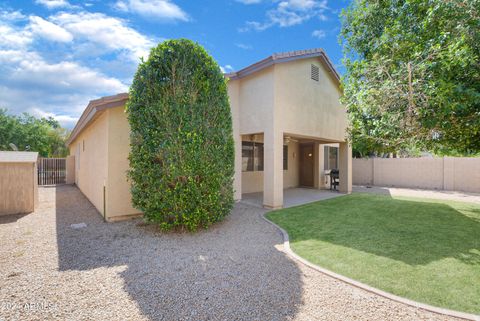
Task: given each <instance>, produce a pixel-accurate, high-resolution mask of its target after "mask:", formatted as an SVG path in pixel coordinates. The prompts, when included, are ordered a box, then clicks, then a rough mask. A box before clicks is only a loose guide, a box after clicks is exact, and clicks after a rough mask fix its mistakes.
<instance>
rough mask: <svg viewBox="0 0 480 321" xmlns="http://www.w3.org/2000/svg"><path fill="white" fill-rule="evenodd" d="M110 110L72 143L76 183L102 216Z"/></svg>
mask: <svg viewBox="0 0 480 321" xmlns="http://www.w3.org/2000/svg"><path fill="white" fill-rule="evenodd" d="M108 112H109V111H108V110H106V111H104V112H103V113H102V114H101V115H100V116H99V117H98V118H97V119H95V120H94V121H93V123H91V124H90V125H89V126H88V127H87V128H85V129H84V130H83V131H82V132H81V134H80V135H79V136H78V137H77V138H76V139H75V141H73V142H72V143H71V144H70V155H74V156H75V162H76V164H75V165H76V171H75V183H76V184H77V186H78V188H79V189H80V190H81V191H82V193H83V194H84V195H85V196H86V197H87V198H88V199H89V200H90V202H92V204H93V205H94V206H95V207H96V209H97V210H98V211H99V212H100V214H102V216H103V215H104V211H103V206H104V203H103V186H104V185H106V184H107V171H108V115H109V113H108ZM83 145H84V146H85V149H84V148H83Z"/></svg>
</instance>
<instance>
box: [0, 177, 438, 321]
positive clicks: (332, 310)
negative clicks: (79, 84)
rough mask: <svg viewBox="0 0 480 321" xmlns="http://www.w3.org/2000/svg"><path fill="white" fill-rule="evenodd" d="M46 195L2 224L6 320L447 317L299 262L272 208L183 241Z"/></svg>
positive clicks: (242, 211)
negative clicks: (271, 220) (266, 214)
mask: <svg viewBox="0 0 480 321" xmlns="http://www.w3.org/2000/svg"><path fill="white" fill-rule="evenodd" d="M39 193H40V208H39V209H38V210H37V211H36V212H35V213H33V214H30V215H23V216H10V217H1V218H0V239H1V242H2V245H1V247H0V272H1V274H0V304H1V307H0V320H2V321H3V320H4V319H5V320H45V319H56V320H63V319H68V320H87V319H88V320H446V319H447V318H446V317H443V316H440V315H436V314H432V313H428V312H426V311H422V310H418V309H415V308H412V307H409V306H406V305H402V304H399V303H396V302H393V301H390V300H388V299H385V298H383V297H379V296H376V295H374V294H371V293H369V292H366V291H363V290H360V289H357V288H355V287H353V286H350V285H348V284H346V283H343V282H340V281H337V280H335V279H332V278H330V277H328V276H325V275H323V274H321V273H319V272H316V271H314V270H312V269H310V268H308V267H306V266H304V265H302V264H300V263H297V262H295V261H293V260H291V259H290V258H288V257H287V256H286V255H285V254H284V253H283V252H282V251H281V250H282V237H281V234H280V233H279V231H278V230H277V229H276V228H275V227H273V226H271V225H270V224H268V223H267V222H265V221H263V220H262V219H261V217H260V215H261V214H262V213H263V210H262V209H258V208H253V207H250V206H248V205H245V204H237V205H236V206H235V209H234V211H233V213H232V214H231V215H230V216H229V217H228V218H227V219H226V220H225V221H224V222H223V223H220V224H218V225H216V226H214V227H213V228H211V229H209V230H208V231H203V232H200V233H197V234H173V233H160V232H158V231H155V229H153V228H152V227H145V226H143V224H141V223H140V222H141V221H140V220H134V221H129V222H121V223H103V222H102V219H101V217H100V215H99V214H98V213H97V212H96V210H95V208H94V207H93V206H92V205H91V204H90V203H89V202H88V200H87V199H86V198H85V197H84V196H83V195H82V194H81V193H80V192H79V190H78V189H77V188H75V187H73V186H61V187H57V188H41V189H40V190H39ZM81 222H84V223H86V224H87V227H85V228H82V229H72V228H71V227H70V225H71V224H74V223H81Z"/></svg>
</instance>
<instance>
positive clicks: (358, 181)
mask: <svg viewBox="0 0 480 321" xmlns="http://www.w3.org/2000/svg"><path fill="white" fill-rule="evenodd" d="M352 166H353V173H352V176H353V184H355V185H373V159H372V158H355V159H353V163H352Z"/></svg>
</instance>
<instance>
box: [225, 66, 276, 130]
mask: <svg viewBox="0 0 480 321" xmlns="http://www.w3.org/2000/svg"><path fill="white" fill-rule="evenodd" d="M273 76H274V75H273V67H269V68H266V69H264V70H262V71H259V72H257V73H254V74H252V75H250V76H247V77H245V78H242V79H240V80H231V81H229V83H228V84H229V87H230V86H234V84H235V83H238V84H235V85H236V86H238V108H239V113H238V116H239V131H240V134H241V135H244V134H255V133H263V132H264V131H265V126H266V125H267V124H269V123H273V106H274V91H273V84H274V82H273V81H274V80H273Z"/></svg>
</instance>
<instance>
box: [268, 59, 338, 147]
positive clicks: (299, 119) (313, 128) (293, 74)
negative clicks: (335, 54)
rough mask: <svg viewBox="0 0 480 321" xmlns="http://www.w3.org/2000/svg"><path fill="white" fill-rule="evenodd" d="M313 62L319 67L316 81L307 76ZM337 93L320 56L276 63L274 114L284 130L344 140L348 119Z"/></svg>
mask: <svg viewBox="0 0 480 321" xmlns="http://www.w3.org/2000/svg"><path fill="white" fill-rule="evenodd" d="M312 64H314V65H316V66H318V67H319V81H318V82H317V81H314V80H312V79H311V78H310V71H311V65H312ZM340 96H341V91H340V89H339V88H338V85H337V84H336V83H335V82H334V80H333V79H332V77H331V76H330V75H329V73H328V72H327V71H326V69H325V68H324V67H323V65H322V64H321V62H320V58H311V59H302V60H296V61H292V62H289V63H283V64H277V65H275V107H276V114H275V115H276V118H277V119H276V121H277V122H279V123H280V130H282V131H283V132H284V133H289V134H297V135H305V136H310V137H318V138H322V139H325V140H326V139H329V140H333V141H344V140H345V129H346V125H347V122H346V120H347V119H346V117H345V115H346V112H345V108H344V107H343V106H342V105H341V104H340Z"/></svg>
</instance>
